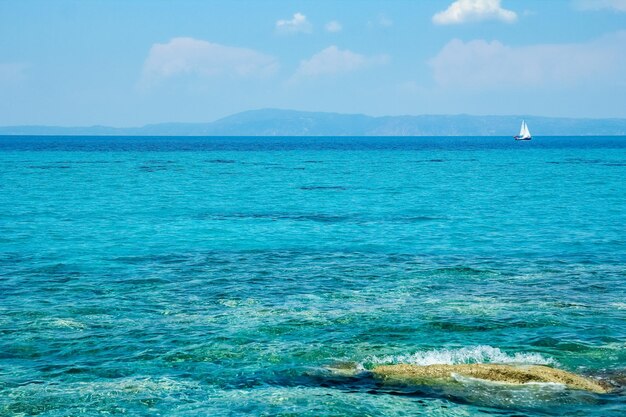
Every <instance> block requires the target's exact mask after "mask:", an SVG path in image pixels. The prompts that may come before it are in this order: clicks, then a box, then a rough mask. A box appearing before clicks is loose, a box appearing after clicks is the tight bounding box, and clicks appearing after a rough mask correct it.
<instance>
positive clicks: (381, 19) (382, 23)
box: [367, 14, 393, 28]
mask: <svg viewBox="0 0 626 417" xmlns="http://www.w3.org/2000/svg"><path fill="white" fill-rule="evenodd" d="M367 25H368V26H369V27H370V28H376V27H379V28H390V27H392V26H393V20H391V19H390V18H389V17H388V16H387V15H384V14H380V15H378V16H377V17H376V19H375V20H370V21H368V22H367Z"/></svg>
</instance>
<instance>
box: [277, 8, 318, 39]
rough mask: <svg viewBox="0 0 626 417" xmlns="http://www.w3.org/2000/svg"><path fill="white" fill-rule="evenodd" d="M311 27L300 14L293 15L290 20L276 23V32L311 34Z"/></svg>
mask: <svg viewBox="0 0 626 417" xmlns="http://www.w3.org/2000/svg"><path fill="white" fill-rule="evenodd" d="M312 31H313V25H311V23H309V21H308V20H307V18H306V16H305V15H303V14H302V13H295V14H294V15H293V18H292V19H291V20H278V21H276V32H277V33H280V34H284V35H287V34H293V33H311V32H312Z"/></svg>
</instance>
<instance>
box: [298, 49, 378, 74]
mask: <svg viewBox="0 0 626 417" xmlns="http://www.w3.org/2000/svg"><path fill="white" fill-rule="evenodd" d="M388 61H389V57H388V56H387V55H377V56H365V55H361V54H358V53H356V52H352V51H350V50H347V49H343V50H342V49H339V48H338V47H336V46H334V45H333V46H329V47H328V48H326V49H324V50H322V51H320V52H318V53H316V54H315V55H313V56H312V57H311V58H309V59H305V60H302V61H300V66H299V67H298V69H297V71H296V73H295V74H294V76H293V77H292V80H296V79H302V78H312V77H320V76H327V75H337V74H345V73H349V72H353V71H357V70H360V69H362V68H365V67H369V66H372V65H381V64H385V63H387V62H388Z"/></svg>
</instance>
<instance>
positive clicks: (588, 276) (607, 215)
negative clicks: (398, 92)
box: [0, 137, 626, 416]
mask: <svg viewBox="0 0 626 417" xmlns="http://www.w3.org/2000/svg"><path fill="white" fill-rule="evenodd" d="M625 178H626V137H548V138H535V139H534V140H533V141H531V142H515V141H514V140H513V139H512V138H494V137H484V138H483V137H468V138H462V137H459V138H456V137H455V138H179V137H133V138H112V137H0V415H7V416H20V415H43V416H67V415H103V414H124V413H125V414H128V415H177V416H204V415H211V416H219V415H233V416H239V415H241V416H243V415H254V416H257V415H267V416H270V415H271V416H274V415H282V416H293V415H310V416H331V415H332V416H337V415H341V416H344V415H345V416H348V415H354V416H362V415H372V416H401V415H433V416H439V415H440V416H455V415H500V416H513V415H517V416H520V415H563V414H568V415H580V416H610V415H615V416H617V415H624V414H625V413H626V398H625V397H624V394H625V392H624V385H626V285H625V281H626V267H625V265H626V233H625V232H626V186H625V184H626V181H625ZM338 362H342V363H352V364H353V366H355V367H356V368H357V369H358V370H360V371H361V372H360V373H359V374H358V375H357V376H345V375H342V374H337V373H334V372H333V371H332V370H330V369H331V368H333V367H336V366H337V365H336V364H337V363H338ZM471 362H497V363H538V364H547V365H550V366H555V367H558V368H561V369H565V370H568V371H572V372H577V373H581V374H584V375H588V376H590V377H593V378H599V379H602V380H603V381H605V382H606V383H608V384H613V386H614V387H615V391H614V392H613V393H610V394H604V395H597V394H590V393H583V392H578V391H572V390H565V389H562V388H559V387H556V388H547V387H539V388H537V387H531V388H527V387H523V388H512V387H503V386H495V387H493V386H484V385H480V384H472V383H464V384H459V386H457V387H454V388H442V387H429V386H418V387H391V386H388V385H386V384H383V383H381V382H380V381H378V380H375V379H373V378H372V377H371V375H369V374H368V373H367V370H368V369H371V368H372V367H373V366H375V365H377V364H385V363H415V364H431V363H471ZM351 366H352V365H351Z"/></svg>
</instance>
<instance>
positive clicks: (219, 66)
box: [140, 38, 278, 87]
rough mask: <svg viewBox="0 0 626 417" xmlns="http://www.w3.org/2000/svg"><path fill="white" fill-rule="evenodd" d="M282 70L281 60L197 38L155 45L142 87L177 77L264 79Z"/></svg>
mask: <svg viewBox="0 0 626 417" xmlns="http://www.w3.org/2000/svg"><path fill="white" fill-rule="evenodd" d="M277 69H278V62H277V60H276V59H275V58H274V57H272V56H270V55H266V54H263V53H261V52H257V51H255V50H252V49H247V48H239V47H233V46H225V45H220V44H217V43H212V42H208V41H204V40H200V39H194V38H174V39H171V40H170V41H169V42H167V43H155V44H154V45H152V47H151V48H150V52H149V53H148V58H147V59H146V61H145V62H144V66H143V72H142V76H141V81H140V85H141V86H142V87H148V86H150V85H152V84H154V83H156V82H159V81H162V80H164V79H167V78H171V77H174V76H179V75H184V74H192V75H199V76H203V77H216V76H230V77H263V76H267V75H270V74H272V73H274V72H276V70H277Z"/></svg>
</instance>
